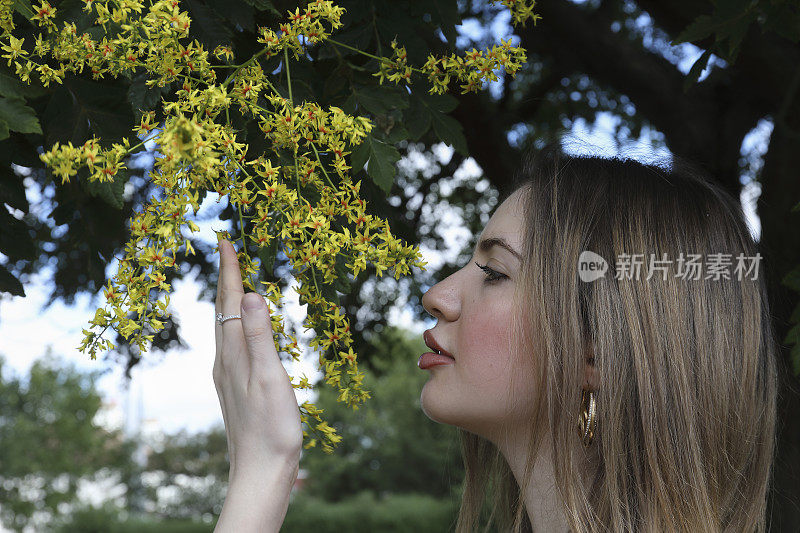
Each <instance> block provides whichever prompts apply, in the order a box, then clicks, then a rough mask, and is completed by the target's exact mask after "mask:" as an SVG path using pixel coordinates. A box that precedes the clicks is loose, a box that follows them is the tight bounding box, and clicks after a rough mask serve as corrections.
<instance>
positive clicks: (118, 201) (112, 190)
mask: <svg viewBox="0 0 800 533" xmlns="http://www.w3.org/2000/svg"><path fill="white" fill-rule="evenodd" d="M128 177H129V171H126V170H120V171H119V172H117V175H116V176H114V180H113V181H111V182H105V181H89V180H88V179H85V180H81V184H82V185H83V187H84V189H86V192H88V193H89V194H91V195H92V196H95V197H97V198H100V199H102V200H103V201H105V202H106V203H107V204H108V205H110V206H112V207H113V208H115V209H122V207H123V205H124V199H123V195H124V192H125V182H126V181H128Z"/></svg>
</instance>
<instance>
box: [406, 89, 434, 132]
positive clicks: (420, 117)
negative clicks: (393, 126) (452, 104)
mask: <svg viewBox="0 0 800 533" xmlns="http://www.w3.org/2000/svg"><path fill="white" fill-rule="evenodd" d="M403 120H404V122H405V127H406V129H407V130H408V137H409V138H410V139H412V140H414V141H418V140H419V139H420V138H421V137H422V136H423V135H425V133H426V132H427V131H428V130H429V129H430V127H431V113H430V110H429V109H428V108H427V107H426V106H425V104H423V103H422V101H421V100H420V98H419V97H418V96H416V94H412V95H411V97H410V98H409V106H408V109H407V110H406V111H404V112H403Z"/></svg>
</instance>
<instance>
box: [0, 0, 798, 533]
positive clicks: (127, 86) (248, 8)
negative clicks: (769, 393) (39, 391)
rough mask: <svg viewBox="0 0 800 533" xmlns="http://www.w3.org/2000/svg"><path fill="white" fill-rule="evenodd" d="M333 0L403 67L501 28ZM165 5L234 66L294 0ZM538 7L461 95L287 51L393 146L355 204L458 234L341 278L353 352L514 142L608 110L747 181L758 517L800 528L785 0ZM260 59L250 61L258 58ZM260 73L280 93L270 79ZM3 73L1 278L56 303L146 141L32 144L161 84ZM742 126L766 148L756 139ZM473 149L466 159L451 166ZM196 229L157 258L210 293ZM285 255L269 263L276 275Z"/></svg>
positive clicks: (790, 38)
mask: <svg viewBox="0 0 800 533" xmlns="http://www.w3.org/2000/svg"><path fill="white" fill-rule="evenodd" d="M338 3H339V4H340V5H342V6H343V7H345V8H346V9H347V15H346V16H345V17H344V18H343V22H344V23H345V25H344V27H343V28H340V29H339V30H338V32H337V34H335V35H334V37H335V38H337V39H338V40H340V41H342V42H344V43H346V44H349V45H351V46H354V47H358V48H361V49H362V50H365V51H367V52H370V53H373V54H378V55H381V54H385V53H387V52H386V51H387V50H389V49H390V48H389V43H390V42H391V40H392V39H394V38H397V40H398V42H399V43H401V44H403V45H405V46H406V49H407V51H408V57H409V61H410V63H411V64H416V65H419V64H422V63H424V61H425V59H426V57H427V54H428V53H434V54H441V53H448V52H451V51H462V52H463V51H464V50H468V49H470V48H471V47H472V46H475V47H483V46H485V45H486V44H487V43H488V44H491V43H494V42H496V41H497V38H498V37H499V36H502V37H504V38H505V37H509V36H510V35H511V30H510V28H509V27H508V26H507V23H508V18H507V17H506V16H505V15H504V14H503V13H504V10H502V9H501V8H499V7H493V6H490V5H488V4H487V2H484V1H481V0H474V1H467V0H458V1H449V2H448V1H445V0H435V1H433V2H413V1H410V0H394V1H391V2H389V1H379V0H342V1H341V2H338ZM299 4H301V5H302V4H304V2H301V3H299ZM182 5H184V6H185V7H186V9H188V11H189V13H190V16H191V17H192V20H193V24H192V35H191V37H192V38H197V39H198V41H199V42H201V43H203V44H204V45H205V46H206V48H207V49H213V47H214V46H215V45H217V44H221V43H232V44H233V50H234V53H235V58H234V61H235V62H239V63H240V62H242V61H243V60H244V59H246V58H248V57H250V55H251V54H252V53H253V52H254V50H255V49H256V46H257V44H256V32H257V28H258V27H260V26H270V27H275V26H276V23H277V22H278V21H279V20H280V19H281V18H282V17H283V15H284V14H285V13H286V11H287V10H290V9H291V10H294V8H295V6H296V5H298V3H296V2H289V1H279V0H273V1H270V0H258V1H252V0H247V1H229V2H222V1H221V0H186V1H185V2H182ZM80 7H81V3H80V2H77V1H72V0H67V1H65V2H63V3H62V4H60V5H59V12H60V16H61V17H64V18H67V17H73V18H80ZM536 10H537V12H538V13H539V14H540V15H542V20H541V21H540V22H539V23H538V24H537V25H536V26H535V27H533V26H532V25H529V26H528V28H526V29H522V30H521V31H519V32H518V36H517V38H518V39H519V44H521V45H522V46H523V47H524V48H525V49H526V50H527V52H528V58H529V62H528V64H527V65H526V66H525V68H523V69H522V71H521V72H520V73H519V74H518V75H517V78H516V79H515V80H511V79H510V78H508V77H504V78H502V79H501V80H500V81H499V82H497V83H494V84H492V85H491V86H490V87H488V88H487V89H488V90H486V91H484V92H482V93H480V94H468V95H458V92H459V91H458V90H457V88H456V89H455V90H454V91H452V93H451V94H453V95H454V96H448V97H446V98H442V99H439V100H437V101H433V100H431V99H429V98H428V97H427V96H426V90H425V89H426V87H425V85H424V83H422V82H416V83H415V84H414V85H412V86H410V87H409V90H408V91H406V90H403V89H401V88H397V87H394V86H391V85H386V86H383V87H375V86H374V85H373V83H374V79H373V78H372V77H371V73H372V72H375V71H376V70H377V64H376V62H375V61H374V60H365V58H364V56H361V55H358V54H357V53H355V52H351V51H348V50H344V49H340V48H336V49H333V48H324V49H319V48H317V49H312V50H310V52H309V56H308V57H307V58H306V61H304V62H302V63H298V64H297V66H296V68H295V67H294V66H293V68H292V74H293V76H295V77H297V78H298V82H297V84H296V86H295V91H296V95H297V98H298V99H303V98H306V99H313V100H315V101H317V102H319V103H320V104H321V105H338V106H341V107H343V108H344V109H345V110H347V111H348V112H358V113H359V114H365V115H367V116H370V117H371V118H372V119H373V120H374V121H375V122H376V124H377V125H378V128H376V130H374V136H375V139H376V140H379V141H383V142H387V143H390V144H392V145H393V146H394V147H395V148H396V150H397V152H396V153H394V152H392V151H390V153H389V157H390V159H391V163H392V164H394V163H395V162H398V164H397V175H396V176H395V181H394V184H393V187H392V190H391V192H390V194H389V195H388V196H387V195H386V194H384V193H383V192H382V191H381V190H380V189H379V188H378V187H377V186H375V185H374V184H372V182H371V181H370V180H369V179H364V180H363V183H364V186H363V187H362V192H363V193H364V196H365V197H366V199H367V200H368V202H369V204H368V210H369V211H370V212H372V213H374V214H379V215H381V216H384V217H388V218H389V220H390V223H391V226H392V229H393V232H395V233H396V234H397V235H398V236H400V237H401V238H404V239H406V240H408V241H410V242H416V243H420V244H421V245H422V247H423V249H424V250H444V249H446V248H447V247H448V246H452V245H454V244H455V247H456V248H460V249H461V252H460V253H458V254H457V255H454V256H451V257H445V258H444V260H443V261H442V262H441V263H437V264H436V265H432V268H429V269H428V270H427V271H426V272H419V273H417V274H416V275H415V276H414V278H413V279H412V278H409V279H403V280H401V281H400V282H396V281H394V280H393V279H391V278H389V279H385V278H384V279H380V280H378V279H376V278H375V276H374V275H373V273H372V272H371V271H367V272H365V273H363V274H362V275H361V276H359V278H358V279H356V280H355V281H354V283H353V287H352V290H351V291H350V293H349V294H346V295H342V301H343V303H344V304H345V306H346V308H347V311H348V313H349V314H350V315H351V316H355V317H357V320H356V321H354V324H353V331H354V337H355V346H354V349H355V350H356V351H357V352H358V353H360V354H361V353H374V352H370V349H369V343H370V342H371V339H372V337H373V336H374V334H375V333H377V332H380V331H381V330H382V329H383V328H385V327H386V326H387V320H388V317H389V312H388V308H389V307H391V306H393V305H407V306H409V308H410V309H412V310H413V312H414V313H415V314H416V316H417V317H419V318H422V317H424V312H423V309H422V307H421V302H420V298H421V295H422V293H423V292H424V290H425V289H427V287H429V286H431V285H432V284H433V283H434V282H435V280H437V279H442V278H444V277H445V276H447V275H449V274H450V273H452V272H453V271H455V270H456V269H458V268H460V267H461V266H462V265H463V264H464V262H465V261H466V260H467V259H468V256H469V251H470V249H471V247H472V246H473V245H474V238H475V237H476V236H477V234H478V232H479V231H480V229H481V228H482V227H483V225H484V224H485V222H486V221H487V220H488V217H489V214H490V212H491V210H492V209H493V208H494V206H495V205H496V201H497V195H498V192H499V191H500V192H502V191H504V190H505V189H507V187H508V186H509V184H510V182H511V178H512V176H513V172H514V170H515V169H516V167H517V164H518V161H519V158H520V155H521V154H522V153H523V151H524V150H525V149H527V148H529V147H530V146H541V145H543V144H544V143H546V142H547V141H550V140H552V139H553V138H555V137H556V136H557V135H558V134H559V132H561V131H563V130H573V129H576V128H586V129H588V128H593V127H596V126H597V125H598V124H600V123H601V122H602V121H605V122H606V123H609V124H611V130H612V135H613V137H614V138H615V139H616V141H617V142H618V144H619V146H620V147H621V148H623V150H624V148H625V147H626V146H629V145H630V143H631V142H632V141H634V140H636V139H644V140H647V141H649V143H650V145H651V146H652V147H653V148H654V149H659V148H666V149H668V150H669V151H670V152H671V153H672V154H675V155H677V156H680V157H684V158H688V159H690V160H691V161H694V162H695V163H697V164H699V165H700V166H701V167H703V168H704V170H705V171H706V172H707V173H708V174H709V175H710V176H711V177H712V178H713V179H715V180H717V181H718V182H719V183H720V184H722V186H723V187H724V188H725V189H726V190H728V191H729V192H730V193H731V194H733V195H734V196H735V197H738V196H740V194H741V193H742V191H743V187H747V189H746V190H748V191H756V194H759V193H760V195H759V196H758V215H759V217H760V223H761V232H760V238H761V244H762V248H763V252H762V253H763V255H764V264H765V266H766V267H767V268H766V275H767V277H768V281H769V285H770V300H771V303H772V306H773V316H774V321H775V328H776V331H777V332H778V335H779V339H780V340H781V341H783V343H784V345H783V346H782V356H783V357H782V360H783V361H785V362H786V365H785V370H784V372H783V378H784V379H783V382H784V383H783V384H784V389H783V394H782V396H781V406H780V409H781V420H782V432H781V439H780V446H779V451H778V452H779V453H778V458H777V462H776V467H775V475H776V491H775V492H774V494H773V496H774V498H775V499H774V502H773V505H771V507H770V508H771V512H772V517H771V519H772V524H773V529H775V530H781V531H798V530H800V505H798V492H797V491H798V487H800V417H798V416H797V412H798V410H799V409H800V399H799V398H798V393H797V391H798V390H800V387H798V382H797V379H796V377H794V375H793V374H792V372H791V369H790V362H791V358H790V349H791V348H792V346H793V347H794V352H795V356H796V357H795V359H794V361H795V362H796V363H800V342H798V341H800V325H799V324H798V322H800V304H798V299H799V298H798V293H800V269H798V265H800V232H798V231H797V226H798V219H797V212H796V211H797V210H796V209H795V210H793V207H796V205H797V203H798V201H800V180H797V179H796V169H797V168H800V98H798V91H800V66H799V65H800V45H798V41H800V7H799V6H798V4H797V2H795V1H792V0H752V1H751V0H729V1H726V2H714V1H711V0H703V1H690V0H670V1H668V2H664V1H660V2H659V1H655V0H587V1H573V0H553V1H548V2H540V3H538V4H537V6H536ZM459 25H461V26H460V27H459V28H457V26H459ZM679 41H683V42H685V43H693V44H694V45H696V47H695V46H691V45H688V44H679ZM695 58H696V59H695ZM275 66H276V64H274V63H271V62H269V61H265V62H264V64H263V68H264V70H265V71H269V72H272V71H273V70H274V68H275ZM276 76H277V78H278V80H277V82H276V83H277V87H278V88H279V89H280V90H283V89H284V88H285V79H284V78H282V77H281V74H280V73H278V74H277V75H276ZM0 81H3V83H0V96H2V97H3V98H6V99H8V100H14V101H15V102H16V104H15V105H17V104H19V105H24V107H25V109H23V114H26V113H27V114H30V115H35V117H36V118H37V119H38V123H39V124H40V125H41V133H37V132H35V131H33V130H34V128H25V127H16V129H15V126H14V124H11V125H10V126H9V128H10V130H11V131H10V132H9V134H8V137H7V138H5V139H2V140H0V160H2V163H3V166H2V168H4V170H2V171H0V202H2V203H4V204H5V205H6V206H7V209H0V228H3V229H2V230H1V231H0V253H1V254H2V255H1V256H0V291H6V292H9V293H11V294H17V295H21V294H23V293H24V286H25V284H26V283H27V282H28V279H29V276H30V275H31V274H32V273H34V272H37V271H39V270H41V269H42V268H43V267H44V266H49V267H50V268H52V271H53V272H54V274H53V280H52V282H53V285H52V294H51V298H50V301H51V302H53V301H55V300H63V301H64V302H65V303H67V304H70V303H72V302H73V301H74V298H75V296H76V295H78V294H82V293H88V294H91V295H93V296H94V297H95V298H96V301H97V300H99V298H97V296H98V294H99V291H100V289H101V287H102V286H103V283H104V281H105V279H106V278H105V276H106V265H107V263H108V260H109V259H110V258H112V257H113V256H114V255H117V254H119V253H120V252H121V250H122V246H123V245H124V243H125V241H126V239H127V227H126V225H125V221H126V220H127V219H128V217H129V216H130V215H131V213H132V211H133V210H134V209H135V208H136V207H137V206H139V205H141V203H142V201H143V199H145V198H147V197H148V196H149V195H150V194H152V193H153V188H152V186H151V185H150V183H148V182H147V181H146V180H145V179H144V178H143V177H142V176H141V175H140V174H146V158H145V159H143V161H145V163H143V166H144V167H145V168H144V169H143V172H138V171H136V170H135V169H134V170H133V171H131V172H130V173H129V177H128V179H127V182H126V183H122V182H121V181H120V182H118V183H117V182H115V184H114V186H113V187H109V188H104V189H99V188H96V187H91V186H89V185H88V184H87V183H83V182H78V181H75V182H74V183H70V184H68V185H67V186H55V185H54V184H53V180H52V179H51V178H50V177H49V176H48V175H47V174H46V173H45V172H44V171H43V170H41V168H40V164H39V161H38V150H39V148H40V147H41V146H43V145H47V146H49V145H50V144H52V143H53V142H55V141H62V142H63V141H68V140H71V141H73V142H82V141H83V138H84V137H85V136H86V135H91V134H92V133H98V134H102V135H103V138H104V139H106V140H108V141H111V140H114V139H115V138H119V137H121V136H123V135H126V134H128V133H129V132H128V130H127V128H128V125H129V124H132V113H133V110H134V109H139V108H141V109H150V108H152V107H153V106H155V104H156V102H157V101H158V99H159V97H160V96H161V91H160V90H159V89H148V88H146V87H145V85H144V79H143V78H138V77H134V78H132V79H121V80H109V79H106V80H100V81H95V80H90V79H89V78H87V77H82V78H79V77H72V78H70V79H68V80H67V81H66V82H65V84H64V85H63V86H53V87H50V88H47V89H45V88H41V87H39V88H36V87H27V86H20V85H19V84H18V83H16V82H14V81H13V75H10V74H9V71H8V69H7V68H6V67H5V66H3V65H0ZM20 100H21V103H20ZM26 116H28V115H26ZM235 118H236V120H241V117H235ZM258 133H259V132H253V131H250V132H243V135H244V136H245V140H246V141H247V142H248V143H251V149H252V150H254V151H259V150H264V146H263V143H262V144H259V135H258ZM754 133H758V135H760V138H761V144H763V146H755V147H754V146H753V143H752V135H753V134H754ZM439 142H444V143H446V144H449V145H451V146H452V147H453V148H454V149H455V151H454V153H452V155H451V156H450V157H449V158H448V157H443V158H439V157H438V156H437V155H435V154H434V152H433V151H432V150H431V148H432V147H433V146H434V145H435V144H436V143H439ZM12 163H13V164H15V165H21V166H22V167H26V168H30V170H26V169H24V168H20V167H17V166H14V167H12ZM471 163H476V165H475V168H477V169H478V172H477V175H475V174H469V173H468V172H466V169H467V168H468V166H469V165H470V164H471ZM26 176H27V177H28V178H30V179H29V180H28V181H24V180H23V178H24V177H26ZM358 177H366V174H362V173H359V174H358ZM26 187H31V188H36V189H37V190H38V191H40V193H41V195H42V197H43V202H42V203H41V204H40V205H34V206H32V205H30V203H29V201H28V198H27V197H26V193H25V188H26ZM207 216H209V217H213V218H216V217H218V218H219V219H220V220H222V221H224V222H225V223H226V224H228V226H229V229H230V230H231V231H232V233H233V234H238V233H239V232H240V231H241V228H239V227H238V224H239V222H238V217H236V216H234V211H233V210H232V209H231V208H230V206H228V205H227V204H223V205H222V206H221V207H220V209H218V210H216V211H214V212H213V213H208V214H207ZM453 219H458V220H460V221H462V222H463V227H464V228H465V232H464V233H463V235H464V236H465V238H464V239H463V240H462V241H461V242H457V243H452V242H446V240H447V238H448V237H447V236H448V235H452V233H451V232H448V231H445V230H444V228H446V227H448V226H451V223H450V221H452V220H453ZM194 244H195V248H196V249H197V251H198V254H197V255H194V256H189V257H187V258H186V260H185V261H184V263H183V265H182V266H181V268H180V269H179V270H178V271H177V272H174V273H173V272H169V276H170V278H169V280H168V281H169V282H170V283H173V284H174V280H175V279H176V278H183V277H184V276H186V275H187V274H191V276H194V277H196V279H197V281H198V283H200V284H201V285H202V286H204V287H205V290H204V292H203V293H202V294H201V298H203V299H205V300H207V301H212V300H213V298H214V294H215V284H216V274H217V269H216V257H215V256H214V254H213V253H212V250H213V248H214V246H215V245H216V243H213V242H207V243H206V242H200V241H197V242H195V243H194ZM282 259H285V258H280V257H279V261H278V268H277V270H276V274H277V275H279V276H281V277H285V276H283V274H284V273H285V270H282V269H281V260H282ZM283 265H284V267H285V261H284V263H283ZM272 281H275V280H274V279H272ZM284 282H285V281H284ZM790 289H791V290H790ZM88 318H89V317H87V320H88ZM112 340H113V341H114V342H115V344H116V345H117V346H119V347H120V350H119V351H117V352H116V353H114V354H109V356H108V357H109V358H111V359H113V360H115V361H118V362H119V363H120V364H122V365H123V366H124V367H126V368H128V369H130V368H132V367H133V366H134V365H136V364H137V363H138V362H139V361H140V359H141V354H139V353H137V351H136V350H135V349H129V347H128V346H127V344H126V341H125V339H123V338H121V337H118V338H116V339H112ZM181 343H182V340H181V336H180V332H179V325H178V324H177V323H176V322H174V321H173V320H169V321H168V322H167V324H166V329H165V330H164V331H163V332H161V334H160V335H158V336H156V338H155V345H154V350H155V351H164V350H167V349H169V348H171V347H174V346H175V345H178V344H181ZM370 357H371V356H369V355H364V356H362V361H363V363H362V364H363V365H364V366H365V368H368V369H371V370H372V371H373V372H374V373H375V375H376V376H381V375H383V372H384V369H382V367H381V366H380V365H379V364H374V363H373V362H372V361H371V359H370ZM798 369H800V366H799V367H798ZM365 452H366V451H365ZM366 453H368V452H366Z"/></svg>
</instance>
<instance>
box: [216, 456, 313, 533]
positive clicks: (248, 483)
mask: <svg viewBox="0 0 800 533" xmlns="http://www.w3.org/2000/svg"><path fill="white" fill-rule="evenodd" d="M298 470H299V462H295V461H271V462H268V463H257V464H254V465H244V464H238V465H237V466H236V469H235V474H234V475H233V476H232V477H231V479H230V480H229V483H228V493H227V495H226V496H225V503H224V505H223V507H222V512H221V513H220V516H219V521H218V522H217V527H216V529H215V531H216V532H227V531H230V532H236V533H245V532H249V531H253V532H263V531H270V532H271V531H274V532H278V531H280V527H281V524H283V519H284V518H285V516H286V511H287V509H288V507H289V498H290V495H291V492H292V487H293V486H294V482H295V480H296V479H297V473H298Z"/></svg>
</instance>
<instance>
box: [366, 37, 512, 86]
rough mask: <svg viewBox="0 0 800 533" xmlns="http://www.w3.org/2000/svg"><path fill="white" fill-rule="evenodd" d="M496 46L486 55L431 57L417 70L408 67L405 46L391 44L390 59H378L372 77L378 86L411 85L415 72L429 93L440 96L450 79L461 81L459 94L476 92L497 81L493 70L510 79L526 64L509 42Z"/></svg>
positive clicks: (473, 50) (472, 51) (480, 53)
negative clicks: (425, 82)
mask: <svg viewBox="0 0 800 533" xmlns="http://www.w3.org/2000/svg"><path fill="white" fill-rule="evenodd" d="M500 43H501V45H500V46H497V45H495V46H493V47H492V49H491V50H489V51H488V52H484V51H483V50H475V48H473V49H472V50H470V51H469V52H467V53H466V54H465V55H464V57H461V56H457V55H456V54H451V55H450V56H447V57H442V58H437V57H436V56H434V55H433V54H430V55H429V56H428V60H427V61H426V62H425V64H423V65H422V68H421V69H415V68H413V67H410V66H408V64H407V60H406V49H405V47H402V46H401V47H398V46H397V42H396V41H392V43H391V45H392V50H393V51H394V54H393V57H392V59H391V60H389V59H386V58H382V61H381V63H380V66H379V70H378V72H376V73H375V74H373V76H375V77H377V78H378V83H381V84H383V81H384V80H385V79H388V80H389V81H393V82H395V83H398V82H401V81H402V82H404V83H407V84H409V85H411V74H412V72H413V71H415V70H416V71H419V72H421V73H423V74H425V76H427V78H428V81H429V82H430V84H431V86H430V88H429V89H428V93H429V94H444V93H445V92H447V86H448V84H449V83H450V79H451V76H454V77H455V78H456V79H457V80H459V81H461V82H463V83H462V85H461V94H466V93H468V92H478V91H479V90H480V89H481V88H482V87H483V83H484V82H485V81H487V80H491V81H497V79H498V78H497V75H496V74H495V73H494V71H495V70H499V69H503V70H505V71H506V72H508V73H509V74H511V75H512V76H514V75H516V73H517V71H518V70H519V69H520V67H521V66H522V65H523V64H524V63H525V62H526V61H527V57H526V54H525V49H524V48H521V47H518V46H511V39H509V40H508V41H503V40H502V39H501V40H500Z"/></svg>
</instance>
